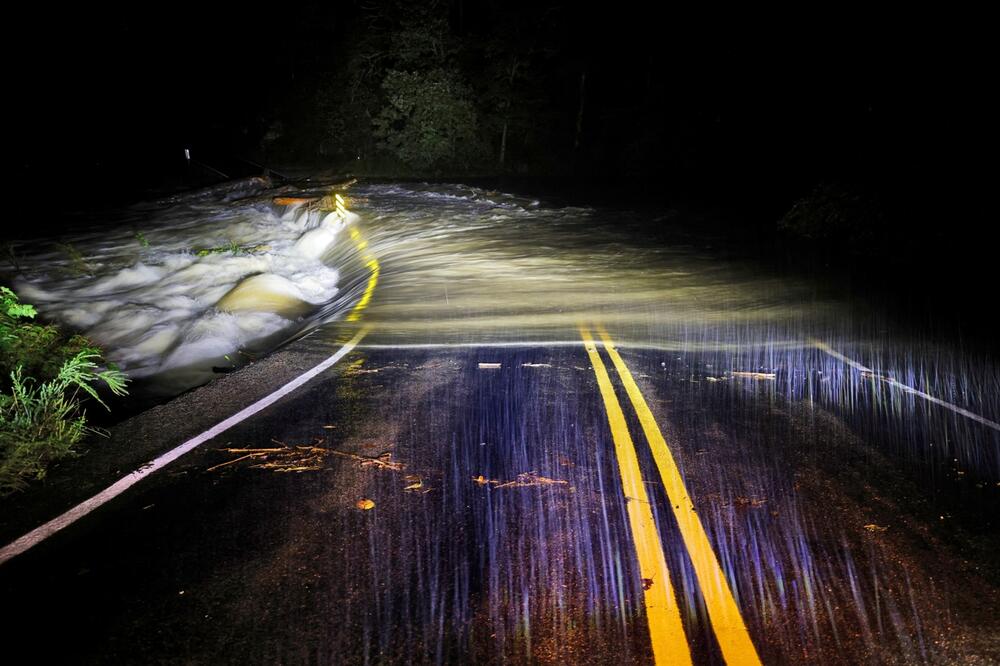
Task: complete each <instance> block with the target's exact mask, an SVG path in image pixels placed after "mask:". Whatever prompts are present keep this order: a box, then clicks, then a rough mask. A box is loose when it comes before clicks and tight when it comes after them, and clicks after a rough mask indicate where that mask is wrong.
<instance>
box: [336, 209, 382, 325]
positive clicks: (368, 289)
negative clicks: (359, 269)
mask: <svg viewBox="0 0 1000 666" xmlns="http://www.w3.org/2000/svg"><path fill="white" fill-rule="evenodd" d="M335 198H336V200H337V212H339V213H341V216H342V217H344V218H346V217H347V209H346V208H344V198H343V197H342V196H340V195H339V194H337V195H335ZM351 240H352V241H354V246H355V247H356V248H357V250H358V252H360V253H361V260H362V261H364V262H365V267H367V268H368V271H369V274H368V284H367V285H366V286H365V291H364V293H363V294H362V295H361V298H360V299H359V300H358V302H357V304H356V305H355V306H354V308H352V309H351V313H350V314H349V315H347V321H358V320H359V319H361V313H362V311H363V310H364V309H365V308H367V307H368V304H369V303H370V302H371V300H372V294H374V293H375V287H376V286H378V276H379V271H380V270H381V268H380V266H379V263H378V259H377V258H376V257H375V255H373V254H372V253H371V252H369V251H368V241H367V240H365V238H364V237H363V236H362V235H361V232H360V231H358V228H357V227H356V226H352V227H351Z"/></svg>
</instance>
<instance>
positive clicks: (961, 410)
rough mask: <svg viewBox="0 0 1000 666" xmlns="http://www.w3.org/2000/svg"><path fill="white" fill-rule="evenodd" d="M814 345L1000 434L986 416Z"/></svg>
mask: <svg viewBox="0 0 1000 666" xmlns="http://www.w3.org/2000/svg"><path fill="white" fill-rule="evenodd" d="M813 345H814V346H815V347H816V348H817V349H819V350H820V351H822V352H825V353H827V354H829V355H830V356H832V357H833V358H835V359H837V360H838V361H843V362H844V363H846V364H847V365H849V366H851V367H852V368H854V369H855V370H859V371H861V372H867V373H869V374H870V375H872V376H873V377H874V378H876V379H878V380H879V381H882V382H885V383H886V384H888V385H889V386H893V387H895V388H898V389H900V390H901V391H905V392H906V393H911V394H913V395H915V396H919V397H921V398H923V399H924V400H926V401H928V402H933V403H934V404H935V405H940V406H942V407H944V408H945V409H950V410H951V411H953V412H955V413H956V414H960V415H962V416H964V417H966V418H968V419H972V420H973V421H976V422H977V423H982V424H983V425H984V426H986V427H987V428H993V429H994V430H996V431H998V432H1000V423H997V422H996V421H991V420H989V419H988V418H986V417H985V416H980V415H979V414H976V413H975V412H970V411H969V410H967V409H964V408H962V407H959V406H958V405H955V404H952V403H950V402H947V401H945V400H942V399H941V398H936V397H934V396H932V395H931V394H929V393H924V392H923V391H921V390H919V389H915V388H913V387H912V386H907V385H906V384H904V383H902V382H900V381H897V380H895V379H893V378H892V377H884V376H882V375H880V374H879V373H877V372H875V371H874V370H872V369H871V368H868V367H865V366H863V365H861V364H860V363H858V362H857V361H855V360H853V359H850V358H848V357H846V356H844V355H843V354H841V353H840V352H839V351H837V350H835V349H832V348H831V347H830V346H829V345H827V344H826V343H824V342H820V341H818V340H814V341H813Z"/></svg>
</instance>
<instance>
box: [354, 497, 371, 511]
mask: <svg viewBox="0 0 1000 666" xmlns="http://www.w3.org/2000/svg"><path fill="white" fill-rule="evenodd" d="M354 506H356V507H358V508H359V509H361V510H362V511H368V510H369V509H374V508H375V502H373V501H372V500H370V499H367V498H365V499H359V500H358V501H357V502H356V503H355V505H354Z"/></svg>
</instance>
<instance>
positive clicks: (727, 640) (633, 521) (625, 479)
mask: <svg viewBox="0 0 1000 666" xmlns="http://www.w3.org/2000/svg"><path fill="white" fill-rule="evenodd" d="M580 334H581V335H582V337H583V341H584V345H585V347H586V349H587V354H588V355H589V357H590V363H591V365H592V366H593V368H594V374H595V375H596V376H597V385H598V388H599V389H600V392H601V397H602V398H603V399H604V405H605V407H606V409H607V413H608V424H609V425H610V426H611V436H612V440H613V441H614V446H615V454H616V456H617V459H618V469H619V472H620V473H621V479H622V488H623V490H624V493H625V499H626V502H627V504H626V508H627V510H628V518H629V527H630V528H631V531H632V539H633V541H634V542H635V548H636V556H637V559H638V560H639V572H640V575H641V576H642V578H643V588H644V590H645V592H644V595H645V596H644V601H645V606H646V618H647V621H648V623H649V633H650V638H651V640H652V643H653V658H654V659H655V661H656V663H657V664H690V663H691V653H690V649H689V647H688V641H687V638H686V637H685V634H684V628H683V626H682V624H681V618H680V609H679V606H678V604H677V600H676V596H675V594H674V592H673V588H672V587H671V584H670V574H669V571H668V569H667V563H666V557H665V555H664V552H663V545H662V543H661V542H660V534H659V530H658V529H657V527H656V522H655V520H654V519H653V513H652V509H651V507H650V503H649V497H648V495H647V494H646V487H645V484H644V483H643V480H642V472H641V470H640V468H639V459H638V456H637V454H636V450H635V444H634V443H633V440H632V436H631V434H630V433H629V430H628V425H627V424H626V422H625V415H624V413H623V412H622V408H621V405H620V404H619V402H618V397H617V396H616V395H615V391H614V387H613V386H612V384H611V377H610V376H609V375H608V371H607V369H606V368H605V365H604V361H603V360H602V358H601V355H600V352H599V351H598V349H597V343H596V342H595V341H594V338H593V337H592V336H591V334H590V331H589V330H587V329H586V328H581V329H580ZM600 335H601V340H602V342H603V347H604V350H605V352H606V353H607V355H608V356H609V357H610V358H611V362H612V363H613V364H614V367H615V370H616V371H617V372H618V376H619V378H620V379H621V382H622V384H623V385H624V387H625V392H626V393H627V394H628V397H629V400H630V401H631V403H632V406H633V408H634V409H635V413H636V416H637V417H638V419H639V424H640V426H641V427H642V431H643V433H644V434H645V436H646V441H647V442H648V443H649V447H650V450H651V452H652V454H653V460H654V461H655V462H656V468H657V470H658V471H659V474H660V479H661V480H662V482H663V487H664V489H665V491H666V493H667V499H668V500H669V502H670V507H671V509H672V510H673V514H674V518H675V519H676V520H677V526H678V528H679V531H680V533H681V538H682V539H683V541H684V546H685V548H686V549H687V552H688V555H689V556H690V558H691V563H692V566H693V568H694V572H695V576H696V577H697V579H698V585H699V587H700V588H701V593H702V596H703V597H704V600H705V606H706V608H707V609H708V617H709V621H710V622H711V624H712V630H713V631H714V632H715V636H716V639H717V640H718V642H719V647H720V649H721V651H722V656H723V658H724V659H725V660H726V664H728V665H729V666H736V665H743V664H746V665H758V664H760V663H761V661H760V658H759V657H758V656H757V651H756V649H755V648H754V645H753V642H752V641H751V640H750V634H749V633H748V632H747V628H746V625H745V624H744V622H743V617H742V615H740V610H739V607H738V606H737V605H736V600H735V599H734V598H733V593H732V590H730V588H729V582H728V581H727V580H726V576H725V574H724V573H723V572H722V568H721V567H720V566H719V560H718V559H717V558H716V556H715V551H713V550H712V545H711V543H709V540H708V535H707V534H705V529H704V527H702V524H701V519H700V518H699V517H698V514H697V513H696V512H695V509H694V505H693V504H692V502H691V499H690V497H689V496H688V492H687V488H685V486H684V479H683V478H682V477H681V474H680V470H678V468H677V463H676V462H675V461H674V457H673V454H671V452H670V448H669V447H668V446H667V442H666V440H665V439H664V438H663V433H661V432H660V428H659V426H658V425H657V423H656V419H655V418H653V413H652V412H651V411H650V409H649V405H647V404H646V400H645V398H644V397H643V396H642V392H641V391H640V390H639V387H638V386H637V385H636V383H635V380H634V379H633V378H632V373H631V372H629V369H628V367H627V366H626V365H625V362H624V361H623V360H622V358H621V356H620V355H619V354H618V350H617V349H615V345H614V343H613V342H612V340H611V338H610V336H608V334H607V332H606V331H604V330H600Z"/></svg>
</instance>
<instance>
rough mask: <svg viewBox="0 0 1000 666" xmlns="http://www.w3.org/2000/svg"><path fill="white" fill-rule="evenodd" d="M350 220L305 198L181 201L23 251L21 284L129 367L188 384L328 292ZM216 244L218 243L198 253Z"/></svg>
mask: <svg viewBox="0 0 1000 666" xmlns="http://www.w3.org/2000/svg"><path fill="white" fill-rule="evenodd" d="M353 219H354V220H356V219H357V218H356V216H354V217H353ZM350 221H351V220H349V221H348V222H350ZM344 227H345V222H344V221H343V220H341V219H340V218H339V216H336V215H329V214H326V213H322V212H319V211H314V210H309V209H307V208H305V207H303V206H288V207H286V208H285V209H282V210H277V211H275V210H272V209H271V208H270V207H267V206H260V205H252V204H251V205H245V204H232V203H219V204H213V205H206V204H204V203H202V204H198V205H188V206H180V207H174V208H171V209H168V210H165V211H162V212H160V213H156V214H153V215H152V216H149V215H148V214H145V215H144V216H143V217H142V218H139V219H137V220H135V221H134V223H133V224H132V225H130V226H127V227H126V226H121V225H118V227H117V228H113V229H111V230H109V231H101V232H97V233H89V234H80V235H78V236H75V237H72V238H68V239H64V245H62V246H60V247H54V248H53V247H47V248H42V249H40V250H39V251H37V252H36V253H34V254H32V255H29V256H26V257H25V260H24V267H25V269H26V270H25V273H24V275H23V276H22V277H21V278H19V280H18V281H16V282H15V285H14V287H15V289H16V290H17V291H18V293H19V294H20V295H21V297H22V299H23V300H24V301H25V302H29V303H35V304H36V305H38V306H39V309H40V310H41V311H42V313H43V314H44V315H45V316H46V317H49V318H52V319H54V320H56V321H57V322H60V323H63V324H66V325H68V326H70V327H72V328H74V329H77V330H80V331H82V332H83V333H84V334H85V335H86V336H87V337H89V338H90V339H91V340H93V341H94V342H96V343H97V344H99V345H101V346H102V347H103V348H104V349H105V350H106V356H107V358H108V360H109V361H111V362H113V363H116V364H117V365H119V366H120V367H121V368H122V369H123V370H124V371H125V372H127V373H129V374H130V375H131V376H133V377H136V378H140V377H145V378H153V379H154V380H155V379H156V378H157V377H158V376H160V375H164V376H166V375H170V376H171V377H172V378H173V385H174V388H177V389H180V388H184V387H183V386H180V385H178V383H177V381H176V379H177V377H178V374H179V373H180V374H183V373H189V376H186V377H184V378H182V379H181V384H183V383H184V382H190V383H191V385H193V384H196V383H200V381H204V379H206V378H207V377H205V376H204V375H205V373H206V372H208V373H210V372H211V367H212V365H213V364H219V363H225V362H226V361H228V360H229V359H230V357H231V356H232V355H233V354H234V353H235V352H237V351H238V350H240V349H244V348H252V347H253V345H254V344H255V343H261V342H262V341H266V340H270V339H273V338H274V337H275V336H280V334H281V333H282V332H283V331H288V330H291V329H294V328H295V326H296V325H297V324H300V323H301V318H302V317H308V316H309V313H310V312H313V311H315V310H316V309H317V308H319V307H321V306H322V305H324V304H326V303H329V302H330V301H331V300H333V299H334V298H335V296H336V295H337V290H338V289H337V283H338V279H339V273H338V270H337V268H336V266H335V265H334V263H335V259H334V257H333V256H332V255H333V253H334V251H335V250H337V249H338V248H339V247H340V242H339V239H340V236H341V232H342V231H343V229H344ZM138 230H141V232H142V238H144V239H145V240H146V241H147V242H148V244H144V243H142V242H140V239H139V238H140V237H139V236H137V235H136V231H138ZM230 246H232V247H233V248H250V249H249V250H246V249H236V251H235V252H234V251H231V250H229V249H226V248H230ZM212 248H215V249H216V250H218V249H219V248H223V249H222V250H221V251H213V252H210V253H207V254H205V253H203V256H198V250H199V249H212ZM198 373H201V376H200V377H198V376H196V375H198Z"/></svg>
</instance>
